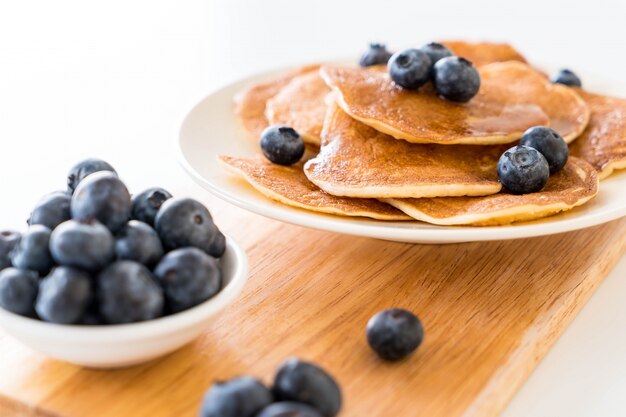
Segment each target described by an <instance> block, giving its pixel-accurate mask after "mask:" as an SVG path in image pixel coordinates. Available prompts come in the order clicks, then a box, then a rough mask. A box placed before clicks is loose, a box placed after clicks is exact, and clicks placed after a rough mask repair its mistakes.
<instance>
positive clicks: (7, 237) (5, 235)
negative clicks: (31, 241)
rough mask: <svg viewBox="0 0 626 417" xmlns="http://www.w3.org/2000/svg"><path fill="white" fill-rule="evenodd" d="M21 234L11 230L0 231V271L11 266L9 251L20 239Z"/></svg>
mask: <svg viewBox="0 0 626 417" xmlns="http://www.w3.org/2000/svg"><path fill="white" fill-rule="evenodd" d="M20 237H21V235H20V234H19V233H18V232H14V231H12V230H3V231H2V232H0V271H2V270H3V269H4V268H8V267H10V266H11V251H13V248H15V245H17V242H19V241H20Z"/></svg>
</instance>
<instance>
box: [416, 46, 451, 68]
mask: <svg viewBox="0 0 626 417" xmlns="http://www.w3.org/2000/svg"><path fill="white" fill-rule="evenodd" d="M419 49H420V51H422V52H424V53H425V54H426V55H428V57H429V58H430V62H431V63H432V65H435V64H436V63H437V62H439V60H440V59H442V58H447V57H449V56H452V55H454V54H453V53H452V51H451V50H449V49H448V48H447V47H446V46H444V45H442V44H440V43H437V42H431V43H427V44H426V45H422V46H421V47H420V48H419Z"/></svg>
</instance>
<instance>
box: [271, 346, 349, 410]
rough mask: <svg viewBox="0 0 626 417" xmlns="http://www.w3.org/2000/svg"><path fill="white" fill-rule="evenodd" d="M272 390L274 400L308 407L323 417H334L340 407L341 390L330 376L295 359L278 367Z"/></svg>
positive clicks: (313, 366)
mask: <svg viewBox="0 0 626 417" xmlns="http://www.w3.org/2000/svg"><path fill="white" fill-rule="evenodd" d="M273 389H274V395H275V396H276V398H277V399H278V400H281V401H295V402H300V403H305V404H309V405H310V406H312V407H314V408H315V409H317V410H318V411H319V412H320V414H322V416H324V417H334V416H336V415H337V414H338V413H339V409H340V408H341V390H340V389H339V385H337V382H335V380H334V379H333V377H332V376H330V375H329V374H328V373H326V371H324V370H323V369H322V368H320V367H319V366H317V365H314V364H312V363H308V362H304V361H301V360H299V359H296V358H291V359H288V360H287V361H285V362H284V363H283V364H282V365H281V366H280V368H278V373H277V374H276V377H275V379H274V387H273Z"/></svg>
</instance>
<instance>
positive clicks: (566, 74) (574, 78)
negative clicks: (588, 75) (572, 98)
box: [552, 69, 583, 87]
mask: <svg viewBox="0 0 626 417" xmlns="http://www.w3.org/2000/svg"><path fill="white" fill-rule="evenodd" d="M552 82H553V83H558V84H564V85H568V86H570V87H582V86H583V83H582V82H581V81H580V78H578V75H576V74H574V72H572V71H570V70H568V69H562V70H561V71H559V72H558V73H557V74H556V75H555V76H554V78H553V79H552Z"/></svg>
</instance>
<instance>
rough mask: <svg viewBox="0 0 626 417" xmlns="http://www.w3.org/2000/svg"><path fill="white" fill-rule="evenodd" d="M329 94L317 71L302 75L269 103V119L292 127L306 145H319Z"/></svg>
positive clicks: (266, 114)
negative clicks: (325, 100)
mask: <svg viewBox="0 0 626 417" xmlns="http://www.w3.org/2000/svg"><path fill="white" fill-rule="evenodd" d="M329 91H330V89H329V88H328V87H327V86H326V83H324V80H322V77H320V75H319V73H318V72H317V71H313V72H309V73H306V74H303V75H299V76H297V77H295V78H294V79H292V80H291V81H290V82H289V83H288V84H287V85H286V86H284V87H283V88H282V89H281V90H280V91H279V92H278V94H276V95H275V96H274V97H272V98H271V99H269V100H268V102H267V107H266V110H265V116H266V117H267V120H269V122H270V124H282V125H287V126H291V127H292V128H294V129H296V131H297V132H298V133H299V134H300V135H301V136H302V138H303V139H304V141H305V142H307V143H312V144H315V145H319V144H320V134H321V133H322V125H323V123H324V114H325V113H326V103H325V102H324V97H326V95H327V94H328V93H329Z"/></svg>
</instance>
